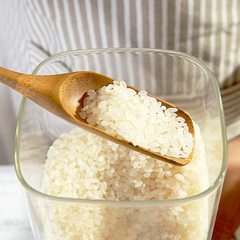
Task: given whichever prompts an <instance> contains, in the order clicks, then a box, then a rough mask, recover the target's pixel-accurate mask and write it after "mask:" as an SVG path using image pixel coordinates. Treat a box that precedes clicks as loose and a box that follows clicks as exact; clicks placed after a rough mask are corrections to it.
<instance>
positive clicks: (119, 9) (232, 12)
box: [0, 0, 240, 138]
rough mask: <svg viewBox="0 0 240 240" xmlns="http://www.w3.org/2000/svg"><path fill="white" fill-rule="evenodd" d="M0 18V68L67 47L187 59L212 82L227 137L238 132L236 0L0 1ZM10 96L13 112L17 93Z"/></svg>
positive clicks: (24, 68)
mask: <svg viewBox="0 0 240 240" xmlns="http://www.w3.org/2000/svg"><path fill="white" fill-rule="evenodd" d="M0 18H1V19H0V20H1V23H0V24H1V37H0V41H1V42H0V51H1V56H0V64H1V65H2V66H4V67H7V68H9V69H12V70H16V71H20V72H26V73H31V72H32V70H33V69H34V68H35V67H36V65H37V64H38V63H39V62H40V61H41V60H43V59H44V58H46V57H47V56H50V55H53V54H55V53H57V52H61V51H65V50H72V49H91V48H107V47H137V48H142V47H144V48H161V49H173V50H179V51H183V52H187V53H189V54H192V55H194V56H196V57H198V58H200V59H202V60H203V61H204V62H205V63H206V64H207V65H208V66H209V67H210V69H211V70H212V71H213V72H214V74H215V76H216V79H217V80H218V82H219V86H220V88H221V92H222V97H223V104H224V109H225V114H226V123H227V126H228V135H229V138H232V137H234V136H236V135H238V134H239V133H240V1H239V0H231V1H229V0H201V1H200V0H196V1H193V0H168V1H167V0H56V1H55V0H41V1H40V0H21V1H19V0H0ZM0 87H1V86H0ZM12 95H13V97H14V99H15V100H14V103H15V108H18V107H19V102H20V95H19V94H16V93H12ZM1 104H2V103H1Z"/></svg>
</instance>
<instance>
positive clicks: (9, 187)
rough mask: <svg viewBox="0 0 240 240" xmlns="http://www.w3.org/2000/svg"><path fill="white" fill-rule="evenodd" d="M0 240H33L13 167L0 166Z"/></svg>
mask: <svg viewBox="0 0 240 240" xmlns="http://www.w3.org/2000/svg"><path fill="white" fill-rule="evenodd" d="M0 239H1V240H34V237H33V234H32V230H31V227H30V224H29V220H28V216H27V209H26V205H25V202H24V198H23V193H22V190H21V186H20V183H19V182H18V179H17V176H16V173H15V170H14V166H13V165H0Z"/></svg>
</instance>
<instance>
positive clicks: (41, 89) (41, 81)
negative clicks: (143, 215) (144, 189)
mask: <svg viewBox="0 0 240 240" xmlns="http://www.w3.org/2000/svg"><path fill="white" fill-rule="evenodd" d="M113 81H114V79H112V78H109V77H107V76H104V75H102V74H98V73H94V72H87V71H86V72H85V71H82V72H73V73H65V74H58V75H30V74H22V73H17V72H13V71H10V70H7V69H5V68H2V67H0V82H2V83H4V84H5V85H7V86H9V87H11V88H12V89H14V90H16V91H17V92H19V93H21V94H22V95H24V96H26V97H27V98H29V99H30V100H32V101H33V102H35V103H37V104H38V105H40V106H41V107H43V108H44V109H46V110H48V111H49V112H51V113H53V114H55V115H56V116H58V117H60V118H62V119H64V120H66V121H68V122H71V123H72V124H74V125H76V126H79V127H81V128H84V129H85V130H87V131H90V132H92V133H94V134H97V135H99V136H101V137H104V138H106V139H108V140H110V141H113V142H115V143H117V144H120V145H123V146H125V147H128V148H131V149H132V150H134V151H138V152H140V153H143V154H146V155H148V156H151V157H154V158H157V159H160V160H162V161H165V162H168V163H171V164H174V165H179V166H183V165H186V164H188V163H189V162H190V161H191V160H192V155H193V152H191V154H190V155H189V157H188V158H175V157H168V156H166V155H161V154H160V153H157V152H152V151H150V150H147V149H145V148H142V147H139V146H133V145H132V144H131V143H129V142H127V141H126V140H124V139H121V138H119V137H116V136H113V135H111V134H108V133H106V132H104V131H102V130H99V129H97V128H95V127H92V126H90V125H88V124H87V123H86V122H85V120H83V119H81V118H80V116H79V111H80V108H81V107H82V102H83V99H84V97H85V96H86V93H87V91H89V90H91V89H93V90H98V89H100V88H101V87H103V86H107V85H109V84H112V83H113ZM128 87H129V88H132V89H134V90H135V91H136V92H139V91H140V90H138V89H136V88H133V87H131V86H128ZM148 95H149V96H151V97H154V98H156V99H157V100H158V101H161V102H162V105H164V106H166V107H167V108H169V107H173V108H178V112H177V115H178V116H180V117H182V118H184V119H185V122H186V123H187V125H188V127H189V132H190V133H191V134H192V135H193V137H194V126H193V121H192V119H191V117H190V116H189V114H188V113H187V112H186V111H184V110H183V109H182V108H179V107H177V106H175V105H174V104H171V103H169V102H166V101H164V100H162V99H159V98H157V97H155V96H152V95H150V94H148Z"/></svg>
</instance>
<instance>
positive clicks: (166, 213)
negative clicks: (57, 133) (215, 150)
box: [42, 125, 209, 240]
mask: <svg viewBox="0 0 240 240" xmlns="http://www.w3.org/2000/svg"><path fill="white" fill-rule="evenodd" d="M195 131H196V135H195V142H196V144H195V149H194V155H193V161H192V162H191V163H190V164H188V165H186V166H184V167H177V166H173V165H171V164H167V163H164V162H162V161H159V160H156V159H153V158H150V157H147V156H145V155H141V154H139V153H137V152H134V151H131V150H129V149H126V148H125V147H122V146H119V145H117V144H114V143H112V142H109V141H107V140H105V139H102V138H100V137H98V136H96V135H94V134H91V133H89V132H86V131H84V130H82V129H79V128H76V129H73V130H72V131H71V132H70V133H66V134H63V135H62V136H61V137H60V138H59V139H57V140H56V141H55V142H54V143H53V145H52V146H51V147H50V149H49V151H48V158H47V160H46V163H45V166H44V176H43V180H42V191H43V192H44V193H46V194H49V195H53V196H59V197H72V198H85V199H104V200H160V199H179V198H186V197H189V196H192V195H195V194H197V193H199V192H202V191H203V190H204V189H206V188H207V187H208V184H209V181H208V171H207V166H206V159H205V152H204V146H203V142H202V137H201V134H200V131H199V128H198V126H197V125H195ZM44 209H45V211H46V214H44V215H43V217H44V228H43V229H44V236H45V238H44V239H71V240H72V239H97V240H105V239H116V240H117V239H119V240H122V239H129V240H133V239H137V240H150V239H151V240H152V239H156V240H158V239H194V240H196V239H205V238H206V234H207V231H208V225H209V224H208V205H207V204H206V202H205V201H203V202H196V203H191V204H188V205H178V204H177V205H173V206H161V205H160V206H159V205H158V204H156V205H153V206H138V205H134V206H132V207H121V206H119V207H117V206H111V205H109V206H108V205H97V204H94V203H93V204H92V205H87V204H74V203H65V204H64V203H57V202H55V203H54V202H53V203H51V204H50V206H45V207H44Z"/></svg>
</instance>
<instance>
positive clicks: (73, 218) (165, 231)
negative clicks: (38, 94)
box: [15, 49, 227, 240]
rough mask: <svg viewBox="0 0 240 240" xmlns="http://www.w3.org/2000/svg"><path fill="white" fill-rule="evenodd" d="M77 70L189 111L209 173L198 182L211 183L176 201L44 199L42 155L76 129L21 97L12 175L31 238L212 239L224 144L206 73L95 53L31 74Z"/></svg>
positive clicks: (137, 53) (178, 57) (128, 53)
mask: <svg viewBox="0 0 240 240" xmlns="http://www.w3.org/2000/svg"><path fill="white" fill-rule="evenodd" d="M74 71H94V72H99V73H102V74H105V75H107V76H110V77H112V78H115V79H117V80H123V81H125V82H126V83H127V84H129V85H132V86H134V87H136V88H138V89H145V90H146V91H147V92H148V93H151V94H153V95H155V96H158V97H160V98H162V99H165V100H167V101H169V102H172V103H174V104H176V105H177V106H180V107H182V108H184V109H186V110H187V111H188V112H189V113H190V115H191V117H192V118H193V120H194V122H195V123H196V124H197V125H198V126H199V129H200V131H201V135H202V142H203V150H202V151H201V156H202V158H203V162H205V163H206V166H205V168H203V170H202V169H199V171H203V172H201V173H200V174H199V175H204V174H205V175H206V176H207V178H208V179H207V181H206V183H205V186H204V187H203V188H201V190H200V191H199V192H198V193H196V194H194V195H193V196H187V197H183V198H179V199H178V198H177V199H167V200H166V199H163V200H146V201H137V200H135V201H113V200H91V199H76V198H63V197H55V196H49V195H46V194H44V193H42V192H41V182H42V177H43V170H44V163H45V161H46V158H47V151H48V149H49V147H50V146H51V145H52V143H53V142H54V141H55V140H56V139H57V138H58V137H59V136H60V135H61V134H62V133H67V132H69V131H71V130H72V129H73V128H75V126H73V125H71V124H69V123H67V122H65V121H63V120H61V119H59V118H58V117H56V116H54V115H52V114H50V113H49V112H47V111H45V110H44V109H42V108H41V107H39V106H38V105H36V104H35V103H33V102H31V101H30V100H28V99H27V98H25V97H23V100H22V103H21V107H20V111H19V117H18V123H17V130H16V140H15V169H16V173H17V177H18V179H19V181H20V183H21V185H22V187H23V192H24V196H25V199H26V205H27V209H28V214H29V219H30V223H31V227H32V231H33V234H34V237H35V239H39V240H40V239H49V240H54V239H84V240H86V239H94V240H101V239H114V240H117V239H121V240H122V239H126V240H127V239H129V240H133V239H137V240H140V239H144V240H147V239H151V240H153V239H156V240H159V239H174V240H177V239H185V240H187V239H194V240H196V239H209V240H210V239H211V236H212V231H213V227H214V222H215V218H216V214H217V210H218V203H219V199H220V196H221V189H222V185H223V181H224V176H225V172H226V167H227V140H226V130H225V123H224V115H223V107H222V103H221V98H220V92H219V88H218V84H217V82H216V80H215V78H214V75H213V74H212V72H211V71H210V70H209V69H208V67H207V66H206V65H205V64H204V63H203V62H201V61H200V60H198V59H196V58H195V57H193V56H190V55H188V54H185V53H181V52H176V51H169V50H158V49H95V50H76V51H68V52H62V53H59V54H56V55H54V56H52V57H50V58H48V59H46V60H44V61H43V62H42V63H40V64H39V65H38V66H37V67H36V69H35V70H34V72H33V74H39V75H43V74H59V73H66V72H74ZM187 166H188V165H187ZM189 168H191V167H190V165H189ZM189 171H191V170H189ZM169 174H171V173H169Z"/></svg>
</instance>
